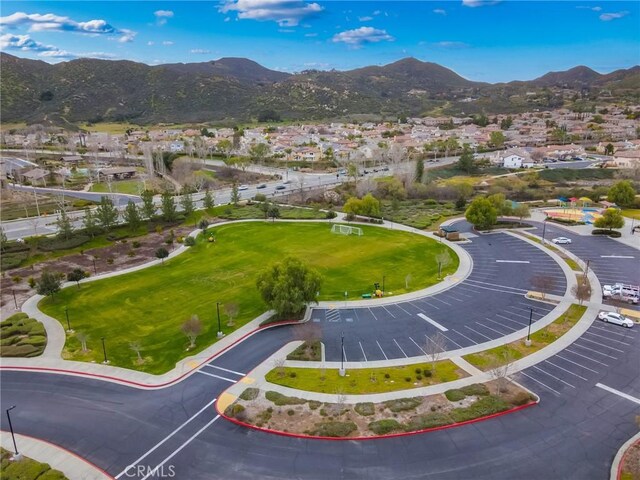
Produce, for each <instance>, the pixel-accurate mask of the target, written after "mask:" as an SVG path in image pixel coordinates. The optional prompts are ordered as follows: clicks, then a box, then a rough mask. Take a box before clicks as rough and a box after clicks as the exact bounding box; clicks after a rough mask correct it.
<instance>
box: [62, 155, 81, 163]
mask: <svg viewBox="0 0 640 480" xmlns="http://www.w3.org/2000/svg"><path fill="white" fill-rule="evenodd" d="M60 161H61V162H62V163H64V164H65V165H69V164H76V165H77V164H78V163H80V162H82V157H81V156H80V155H65V156H64V157H60Z"/></svg>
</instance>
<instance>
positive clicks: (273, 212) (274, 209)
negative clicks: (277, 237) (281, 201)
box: [267, 203, 280, 222]
mask: <svg viewBox="0 0 640 480" xmlns="http://www.w3.org/2000/svg"><path fill="white" fill-rule="evenodd" d="M267 214H268V215H269V218H270V219H271V220H272V221H274V222H275V221H276V218H280V207H278V205H276V204H275V203H272V204H270V205H269V210H268V211H267Z"/></svg>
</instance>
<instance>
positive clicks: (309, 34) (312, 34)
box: [304, 33, 318, 37]
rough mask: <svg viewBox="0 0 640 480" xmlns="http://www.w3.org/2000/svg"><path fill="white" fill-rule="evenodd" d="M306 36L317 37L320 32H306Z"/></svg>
mask: <svg viewBox="0 0 640 480" xmlns="http://www.w3.org/2000/svg"><path fill="white" fill-rule="evenodd" d="M304 36H305V37H317V36H318V34H317V33H305V34H304Z"/></svg>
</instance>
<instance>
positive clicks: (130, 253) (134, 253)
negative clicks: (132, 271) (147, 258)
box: [127, 250, 136, 257]
mask: <svg viewBox="0 0 640 480" xmlns="http://www.w3.org/2000/svg"><path fill="white" fill-rule="evenodd" d="M135 256H136V252H134V251H133V250H129V251H128V252H127V257H135Z"/></svg>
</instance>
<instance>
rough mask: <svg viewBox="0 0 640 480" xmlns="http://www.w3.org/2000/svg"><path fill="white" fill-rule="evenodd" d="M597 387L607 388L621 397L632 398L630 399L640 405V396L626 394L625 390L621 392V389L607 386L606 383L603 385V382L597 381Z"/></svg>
mask: <svg viewBox="0 0 640 480" xmlns="http://www.w3.org/2000/svg"><path fill="white" fill-rule="evenodd" d="M596 387H598V388H601V389H603V390H606V391H607V392H609V393H613V394H614V395H618V396H619V397H622V398H625V399H627V400H630V401H632V402H634V403H637V404H638V405H640V398H636V397H632V396H631V395H628V394H626V393H624V392H621V391H620V390H616V389H615V388H611V387H607V386H606V385H603V384H602V383H596Z"/></svg>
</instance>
